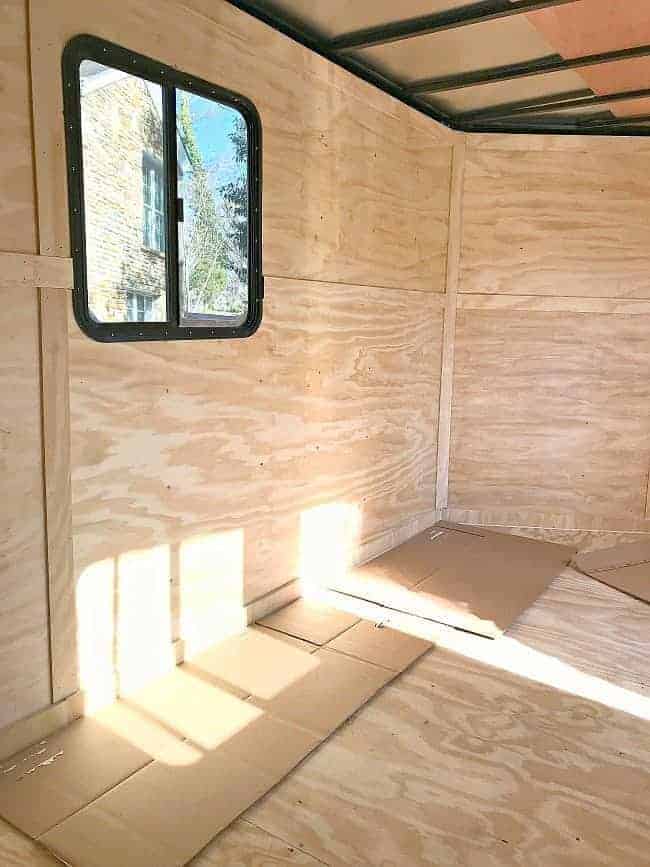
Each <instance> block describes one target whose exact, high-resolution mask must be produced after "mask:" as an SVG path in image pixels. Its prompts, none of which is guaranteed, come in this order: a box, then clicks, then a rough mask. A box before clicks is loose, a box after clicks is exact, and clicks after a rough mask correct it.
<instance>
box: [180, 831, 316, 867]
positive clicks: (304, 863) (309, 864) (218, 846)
mask: <svg viewBox="0 0 650 867" xmlns="http://www.w3.org/2000/svg"><path fill="white" fill-rule="evenodd" d="M322 863H323V862H322V861H318V860H317V859H316V858H312V856H311V855H309V854H308V853H307V852H304V851H303V850H302V849H299V848H298V847H297V846H293V845H291V844H290V843H285V841H284V840H280V839H279V838H278V837H273V836H271V834H268V833H267V832H266V831H262V829H261V828H257V827H256V826H255V825H253V824H251V822H245V821H244V820H242V819H238V820H237V821H236V822H233V824H232V825H231V826H230V827H229V828H227V829H226V830H225V831H224V832H223V833H222V834H219V836H218V837H217V838H216V839H215V840H213V841H212V843H210V844H209V845H208V846H206V848H205V849H204V850H203V851H202V852H201V854H200V855H197V856H196V858H193V859H192V860H191V861H190V863H189V865H188V867H272V865H278V867H284V865H288V867H318V865H319V864H322Z"/></svg>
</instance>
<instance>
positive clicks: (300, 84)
mask: <svg viewBox="0 0 650 867" xmlns="http://www.w3.org/2000/svg"><path fill="white" fill-rule="evenodd" d="M30 11H31V48H32V74H33V80H34V119H35V121H34V122H35V139H36V144H37V152H38V160H37V180H38V195H39V216H40V233H41V252H42V253H46V254H49V255H53V256H65V255H68V253H69V241H68V229H67V201H66V184H65V165H64V147H63V128H62V125H61V123H60V113H61V92H60V90H61V89H60V81H59V67H60V53H61V50H62V47H63V45H64V44H65V42H66V41H67V40H68V39H69V38H70V37H71V36H73V35H74V34H76V33H79V32H92V33H94V34H96V35H98V36H102V37H105V38H107V39H110V40H112V41H115V42H117V43H119V44H124V45H126V46H127V47H130V48H133V49H135V50H137V51H140V52H142V53H143V54H145V55H149V56H152V57H154V58H156V59H159V60H161V61H165V62H167V63H170V64H172V65H174V66H178V67H179V68H182V69H184V70H185V71H187V72H189V73H190V74H197V75H200V76H201V77H203V78H205V79H207V80H209V81H215V82H216V83H218V84H220V85H223V86H225V87H229V88H232V89H234V90H237V91H240V92H243V93H245V94H246V95H247V96H248V97H250V98H251V99H252V100H253V101H254V102H255V103H256V105H257V107H258V109H259V111H260V114H261V117H262V123H263V128H264V269H265V272H266V274H267V275H270V276H271V277H272V276H273V275H276V276H279V277H281V278H284V279H281V280H273V279H267V292H268V300H267V305H266V311H265V321H264V324H263V326H262V329H261V331H260V332H259V334H258V335H256V336H255V337H254V338H252V339H251V340H247V341H241V342H239V341H234V342H223V343H221V342H219V343H220V345H218V344H217V343H210V342H201V343H197V344H194V345H192V344H183V345H180V344H172V343H169V344H159V345H146V344H141V345H139V346H136V345H132V346H113V347H110V348H109V347H106V346H102V345H100V344H96V343H93V342H91V341H89V340H88V339H87V338H85V337H82V336H81V334H80V333H79V332H78V330H77V329H76V326H75V325H74V324H73V325H71V330H70V353H71V355H70V376H71V383H72V395H71V401H72V405H71V419H72V480H73V481H72V504H73V505H72V508H73V532H74V548H75V573H74V574H75V578H74V579H72V578H68V579H65V578H64V577H63V576H64V575H65V565H66V564H65V552H66V548H65V544H64V543H65V539H66V525H65V516H64V514H63V512H61V514H60V515H59V516H58V518H60V520H58V519H57V520H58V523H57V526H58V527H59V528H60V533H58V539H59V541H60V543H61V544H60V545H58V544H57V561H56V562H57V563H60V566H61V568H60V569H59V568H58V567H57V569H56V572H55V577H54V587H53V598H55V599H59V600H61V612H62V615H61V617H60V618H58V617H57V620H60V622H61V623H62V624H63V626H61V627H55V630H54V633H53V635H54V639H53V646H54V647H55V648H56V646H57V644H60V646H61V648H62V650H63V651H64V656H65V648H68V651H67V652H68V660H69V661H68V662H67V663H65V664H64V663H61V665H63V666H64V668H65V671H64V672H63V674H62V678H63V682H64V683H68V677H69V676H70V677H73V676H74V670H73V664H74V660H72V657H71V656H70V653H72V646H73V645H72V642H71V635H72V632H71V630H73V627H74V618H73V617H72V616H71V614H70V610H71V607H70V606H71V599H72V596H73V594H74V590H75V582H76V581H77V580H78V578H79V577H80V576H81V575H82V574H83V573H84V572H85V570H86V569H87V568H88V567H89V566H91V565H92V564H94V563H95V564H96V563H98V562H100V563H101V562H103V561H110V560H112V561H114V562H116V563H117V562H118V561H119V559H120V558H121V557H123V556H124V555H126V554H128V553H129V552H133V551H134V550H137V551H140V552H142V551H144V552H147V551H149V552H151V551H152V549H154V548H155V549H156V550H158V549H160V550H161V551H162V552H163V556H164V557H166V564H167V565H166V566H165V568H164V570H163V571H165V578H166V580H167V584H168V586H170V587H171V594H170V595H171V598H170V603H169V604H170V606H171V623H170V627H169V630H168V631H169V632H170V633H171V637H172V639H174V638H179V637H182V634H181V633H182V632H183V629H184V628H185V627H184V626H183V618H184V617H185V621H187V618H188V616H189V615H188V606H189V608H190V609H191V610H192V611H194V612H197V611H199V610H200V609H201V608H204V609H209V610H210V611H212V612H215V611H216V608H217V606H218V604H219V597H220V593H223V589H224V586H225V585H227V586H228V588H229V590H228V593H229V598H230V600H231V602H232V600H233V599H234V600H235V602H232V604H233V605H234V606H239V609H241V606H242V605H243V604H244V603H247V602H250V601H252V600H255V599H256V598H257V597H259V596H261V595H264V594H266V593H267V592H269V591H270V590H272V589H273V588H275V587H278V586H281V585H283V584H285V583H286V582H287V581H288V580H289V579H290V578H292V577H293V576H294V575H295V574H296V572H297V570H298V569H299V568H300V564H301V563H302V561H303V560H304V556H305V554H304V549H305V529H304V526H303V525H304V524H305V513H307V512H309V511H310V510H312V509H315V508H317V507H326V508H330V511H329V512H328V513H327V515H328V516H329V518H330V519H331V522H332V523H331V529H330V530H329V531H328V532H329V533H330V536H331V537H332V538H334V537H337V538H338V537H340V536H341V534H343V535H344V536H345V538H346V541H345V545H344V547H346V551H347V549H350V550H352V552H353V553H354V551H358V552H362V551H364V550H365V548H364V547H360V546H366V545H385V544H387V542H388V541H389V540H390V539H391V538H392V537H393V535H394V534H395V533H397V534H400V533H402V532H405V531H406V530H405V529H404V528H407V527H410V526H412V525H413V523H414V522H415V523H417V522H419V521H420V520H423V516H424V515H425V513H426V514H427V520H428V518H429V515H430V513H431V512H432V510H433V496H432V491H433V487H434V484H435V442H436V439H435V438H436V423H437V403H438V397H437V394H438V388H439V367H440V362H439V352H440V341H441V309H440V300H439V299H440V297H441V293H443V292H444V288H445V286H444V276H445V269H446V254H447V219H448V202H449V183H450V164H451V144H450V142H451V141H452V140H453V138H454V136H451V135H449V134H447V133H446V132H443V131H442V130H441V128H440V127H438V126H437V125H436V124H434V123H430V122H428V121H426V120H425V119H423V118H422V117H420V116H418V115H417V114H416V113H414V112H410V111H407V110H406V109H405V107H404V106H401V105H399V104H398V103H396V101H395V100H393V99H391V98H390V97H387V96H386V95H385V94H380V93H379V92H377V91H375V90H373V89H372V88H370V87H368V85H366V84H365V83H363V82H359V81H357V80H355V79H354V78H353V77H351V76H349V75H348V74H347V73H343V72H342V71H339V70H337V69H334V68H333V67H332V66H331V64H329V63H327V62H326V61H324V60H323V59H322V58H320V57H317V56H316V55H313V54H311V53H310V52H308V51H306V50H305V49H304V48H302V47H301V46H299V45H297V44H295V43H293V42H291V41H290V40H288V39H286V38H285V37H283V36H281V35H280V34H279V33H277V32H275V31H272V30H270V29H269V28H267V27H265V26H264V25H262V24H261V23H260V22H258V21H256V20H254V19H251V18H249V17H248V16H246V15H245V14H243V13H241V12H240V11H238V10H236V9H234V8H233V7H231V6H230V5H228V4H226V3H217V4H215V3H213V2H209V3H208V2H205V0H190V2H186V3H184V4H183V5H179V4H177V3H173V2H161V3H158V4H157V5H156V7H155V8H153V7H149V6H146V5H143V4H141V3H138V2H135V0H133V2H131V0H126V2H122V3H120V4H118V5H117V6H113V7H110V6H107V7H102V9H101V10H100V11H98V9H97V8H96V7H95V8H92V9H91V8H89V7H88V6H87V4H83V3H81V2H79V0H59V2H56V3H55V4H52V3H46V2H44V0H33V2H31V5H30ZM170 31H173V32H174V33H176V34H177V38H175V39H174V40H173V43H170V42H169V40H168V38H167V37H168V34H169V32H170ZM215 46H218V51H216V50H215ZM297 278H300V280H301V281H302V282H297ZM323 280H325V281H328V282H327V283H323V282H317V281H323ZM366 287H368V288H366ZM404 290H413V291H411V292H405V291H404ZM59 338H60V334H58V335H56V336H53V337H52V339H53V341H58V340H59ZM425 343H426V346H425V345H424V344H425ZM61 358H62V356H61ZM62 376H63V375H62V374H61V375H59V378H58V381H59V382H62V381H63V379H62ZM61 400H62V403H61V407H62V410H61V411H62V413H63V415H62V416H61V419H60V426H59V428H58V430H57V431H56V432H54V435H55V436H56V437H58V439H59V440H60V442H62V443H63V442H64V440H65V434H66V430H65V425H66V420H65V397H64V396H63V397H61ZM423 405H424V406H425V410H424V412H421V411H420V407H421V406H423ZM57 454H58V455H59V457H58V461H59V466H58V467H56V468H55V469H54V472H53V475H54V477H55V478H56V479H58V480H60V483H61V484H60V485H59V486H58V491H57V494H56V496H55V500H56V502H57V503H61V504H63V503H64V502H65V496H64V494H65V490H64V484H65V471H64V467H63V464H64V461H65V450H64V449H62V450H61V451H60V452H58V453H57ZM59 494H60V495H61V496H59ZM337 508H338V509H339V513H340V514H339V516H334V514H333V512H334V511H336V509H337ZM346 509H347V514H348V515H349V520H348V519H347V518H345V519H344V518H342V517H341V515H342V513H343V512H344V511H345V510H346ZM357 509H359V510H360V511H361V512H362V519H361V520H362V527H361V528H358V527H357V528H356V529H355V528H354V527H352V523H354V520H355V518H354V515H355V514H356V510H357ZM342 522H343V524H345V525H346V527H347V529H346V527H342ZM351 522H352V523H351ZM312 527H313V520H312ZM349 533H351V534H352V537H354V538H353V542H352V543H349V540H348V535H349ZM228 534H230V535H228ZM232 534H235V535H232ZM201 538H203V539H206V538H207V539H210V540H211V541H209V542H208V543H207V544H208V545H209V546H211V547H210V550H211V551H212V552H213V555H214V551H215V550H216V548H215V545H216V546H217V547H218V546H219V545H221V544H225V545H230V555H231V556H230V560H229V561H228V564H229V565H227V566H226V567H224V568H221V567H220V569H221V571H220V574H219V575H218V576H216V577H215V575H214V574H212V575H211V574H209V569H208V568H203V570H202V572H201V574H200V575H195V576H193V578H192V580H191V582H190V583H191V584H192V589H191V591H190V592H189V593H188V594H185V595H184V593H183V590H182V587H181V585H182V584H183V578H182V575H181V573H182V572H183V570H184V566H183V562H184V561H183V557H184V553H183V552H184V550H185V548H184V546H186V545H187V544H190V545H193V544H195V543H196V544H201V543H200V542H197V539H201ZM340 544H341V543H340V539H339V541H338V542H337V543H336V544H335V546H334V547H336V546H337V545H338V547H339V548H340ZM350 544H351V547H350ZM235 549H236V550H235ZM348 553H349V552H348ZM213 555H211V556H210V557H209V558H208V560H209V561H211V562H214V556H213ZM347 555H348V554H347V553H346V555H345V556H347ZM143 556H145V557H146V556H148V555H147V554H146V553H145V554H143ZM359 556H363V555H362V554H361V553H359ZM311 559H312V560H314V559H315V557H314V555H313V554H312V557H311ZM217 560H218V558H217ZM118 571H119V563H118ZM199 571H201V570H199ZM217 571H219V569H218V570H217ZM221 573H223V574H221ZM57 576H58V577H57ZM186 579H187V576H186ZM186 583H187V580H186ZM190 599H191V600H192V601H191V602H190V601H188V600H190ZM229 604H230V603H229ZM65 612H67V613H65ZM197 616H198V615H197ZM190 619H192V618H191V617H190ZM198 619H201V617H199V618H198ZM204 625H205V624H204ZM166 628H167V627H166ZM60 630H63V635H62V637H60V638H59V637H58V636H59V631H60ZM55 656H56V654H55ZM55 677H56V675H55Z"/></svg>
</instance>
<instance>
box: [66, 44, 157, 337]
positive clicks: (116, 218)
mask: <svg viewBox="0 0 650 867" xmlns="http://www.w3.org/2000/svg"><path fill="white" fill-rule="evenodd" d="M80 79H81V80H80V84H81V139H82V153H83V182H84V211H85V230H86V267H87V284H88V306H89V309H90V314H91V316H92V317H93V318H94V319H95V320H96V321H97V322H164V321H165V319H166V318H167V298H166V287H167V270H166V261H165V248H166V228H165V227H166V219H165V171H164V163H163V117H162V114H163V111H162V89H161V87H160V86H159V85H157V84H152V83H150V82H148V81H145V80H144V79H142V78H138V77H136V76H133V75H128V74H127V73H124V72H120V71H119V70H116V69H112V68H110V67H108V66H104V65H103V64H101V63H96V62H95V61H90V60H84V61H83V62H82V63H81V65H80Z"/></svg>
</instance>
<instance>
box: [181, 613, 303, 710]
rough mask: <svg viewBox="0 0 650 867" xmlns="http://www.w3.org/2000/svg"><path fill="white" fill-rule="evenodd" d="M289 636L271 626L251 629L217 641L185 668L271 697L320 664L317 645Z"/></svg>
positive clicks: (264, 697)
mask: <svg viewBox="0 0 650 867" xmlns="http://www.w3.org/2000/svg"><path fill="white" fill-rule="evenodd" d="M289 637H290V636H286V635H284V634H283V633H282V632H274V631H272V630H264V631H262V630H256V629H248V630H247V631H246V632H244V633H243V634H242V635H237V636H234V637H233V638H227V639H226V640H225V641H220V642H219V643H218V644H215V645H214V647H211V648H210V649H209V650H207V651H205V652H204V653H201V654H199V655H198V656H197V657H195V658H194V659H192V660H191V661H190V662H187V663H186V664H185V665H184V666H183V669H185V668H187V669H188V670H189V671H190V672H191V673H192V674H193V675H194V676H195V677H197V678H201V679H207V680H208V681H209V680H213V682H216V683H221V684H224V685H225V686H226V687H227V688H229V689H231V690H237V691H241V692H242V693H244V694H245V695H247V696H252V697H253V698H254V699H261V700H264V701H270V700H271V699H272V698H274V697H275V696H276V695H279V694H280V693H281V692H283V691H284V690H285V689H287V687H289V686H291V685H292V684H294V683H296V682H298V681H300V680H301V679H302V678H303V677H305V676H306V675H308V674H309V672H310V671H312V669H314V668H316V667H317V666H318V663H317V662H316V661H315V660H314V658H313V652H314V651H316V650H317V647H316V646H315V645H313V644H306V643H304V642H301V644H302V645H303V646H300V645H297V644H290V643H289V642H288V641H287V638H289ZM292 640H293V639H292ZM305 648H309V650H306V649H305Z"/></svg>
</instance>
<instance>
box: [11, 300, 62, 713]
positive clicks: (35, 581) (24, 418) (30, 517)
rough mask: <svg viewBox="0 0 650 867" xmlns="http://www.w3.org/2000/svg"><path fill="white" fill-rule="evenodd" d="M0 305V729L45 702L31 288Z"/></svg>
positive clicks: (42, 561) (36, 348)
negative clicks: (0, 493) (0, 480)
mask: <svg viewBox="0 0 650 867" xmlns="http://www.w3.org/2000/svg"><path fill="white" fill-rule="evenodd" d="M2 294H3V303H2V305H1V306H0V335H1V336H2V339H1V340H0V477H1V478H2V498H1V499H0V727H2V726H5V725H8V724H9V723H11V722H13V721H14V720H16V719H19V718H20V717H23V716H27V715H28V714H31V713H33V712H34V711H36V710H38V709H40V708H42V707H44V706H45V705H47V704H48V703H49V701H50V675H49V649H48V615H47V571H46V554H45V520H44V514H43V453H42V437H41V397H40V371H39V354H40V349H39V331H38V329H39V325H38V298H37V291H36V289H30V288H26V287H25V286H22V285H16V286H14V287H13V289H9V288H6V289H4V290H3V293H2Z"/></svg>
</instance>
